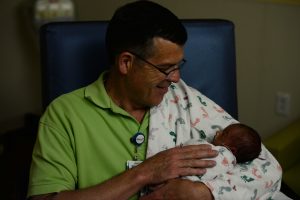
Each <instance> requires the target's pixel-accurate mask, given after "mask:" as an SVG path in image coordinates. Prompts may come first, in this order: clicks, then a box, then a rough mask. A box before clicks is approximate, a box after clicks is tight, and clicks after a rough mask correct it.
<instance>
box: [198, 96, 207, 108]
mask: <svg viewBox="0 0 300 200" xmlns="http://www.w3.org/2000/svg"><path fill="white" fill-rule="evenodd" d="M197 97H198V99H199V101H200V103H201V104H202V105H204V106H207V103H206V102H205V101H203V100H202V98H201V97H200V96H197Z"/></svg>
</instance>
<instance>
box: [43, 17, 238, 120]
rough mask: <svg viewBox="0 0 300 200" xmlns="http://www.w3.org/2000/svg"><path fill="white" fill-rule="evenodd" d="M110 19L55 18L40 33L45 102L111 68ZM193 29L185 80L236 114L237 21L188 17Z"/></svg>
mask: <svg viewBox="0 0 300 200" xmlns="http://www.w3.org/2000/svg"><path fill="white" fill-rule="evenodd" d="M107 23H108V22H106V21H88V22H56V23H49V24H46V25H44V26H43V27H42V28H41V32H40V36H41V37H40V39H41V40H40V41H41V43H40V45H41V64H42V83H43V84H42V90H43V91H42V92H43V98H42V99H43V106H44V107H46V106H47V105H48V104H49V103H50V102H51V101H52V100H53V99H54V98H56V97H57V96H59V95H61V94H64V93H67V92H70V91H72V90H74V89H77V88H80V87H83V86H85V85H87V84H89V83H91V82H93V81H95V80H96V79H97V78H98V76H99V74H100V72H101V71H103V70H105V69H107V67H108V64H107V56H106V52H105V44H104V43H105V32H106V27H107ZM183 24H184V26H185V27H186V29H187V32H188V41H187V43H186V45H185V59H186V60H187V61H188V62H187V63H186V65H185V66H184V68H183V69H182V71H181V76H182V79H183V80H184V81H185V82H186V83H188V84H189V85H190V86H192V87H194V88H196V89H198V90H199V91H201V92H202V93H203V94H205V95H206V96H208V97H209V98H211V99H212V100H214V101H215V102H216V103H218V104H219V105H220V106H222V107H223V108H224V109H225V110H226V111H227V112H228V113H230V114H231V115H232V116H233V117H235V118H237V116H238V113H237V94H236V63H235V41H234V25H233V23H232V22H230V21H226V20H207V19H206V20H183Z"/></svg>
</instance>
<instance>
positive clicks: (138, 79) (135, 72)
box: [127, 38, 183, 107]
mask: <svg viewBox="0 0 300 200" xmlns="http://www.w3.org/2000/svg"><path fill="white" fill-rule="evenodd" d="M153 45H154V53H153V56H151V57H150V58H146V61H148V62H149V63H152V64H153V65H155V66H157V67H158V68H159V69H160V70H162V71H167V70H168V69H169V68H170V67H172V66H174V65H176V64H178V63H179V62H180V61H182V59H183V47H182V46H179V45H177V44H175V43H173V42H171V41H168V40H165V39H163V38H154V39H153ZM149 63H147V62H144V61H143V60H141V59H139V58H138V57H136V56H135V60H134V66H133V69H132V70H131V72H130V73H129V74H128V79H127V82H128V85H129V87H130V90H129V91H130V96H131V99H132V100H133V101H134V102H135V103H136V104H137V106H143V107H151V106H155V105H158V104H159V103H160V102H161V101H162V99H163V97H164V95H165V94H166V93H167V91H168V89H169V86H170V84H171V82H178V81H179V79H180V74H179V70H175V71H173V72H171V73H170V74H169V75H168V76H167V75H165V74H164V73H162V72H161V71H160V70H158V69H156V68H155V67H154V66H152V65H151V64H149Z"/></svg>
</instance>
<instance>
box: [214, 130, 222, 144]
mask: <svg viewBox="0 0 300 200" xmlns="http://www.w3.org/2000/svg"><path fill="white" fill-rule="evenodd" d="M212 143H213V144H214V145H216V146H222V145H223V143H224V134H223V131H217V132H216V134H215V137H214V139H213V141H212Z"/></svg>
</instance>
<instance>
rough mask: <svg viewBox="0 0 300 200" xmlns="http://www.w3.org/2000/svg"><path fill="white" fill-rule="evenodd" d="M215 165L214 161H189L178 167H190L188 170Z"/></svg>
mask: <svg viewBox="0 0 300 200" xmlns="http://www.w3.org/2000/svg"><path fill="white" fill-rule="evenodd" d="M215 165H216V161H214V160H199V159H196V160H194V159H191V160H184V161H183V162H181V163H180V166H179V167H190V168H210V167H214V166H215Z"/></svg>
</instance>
